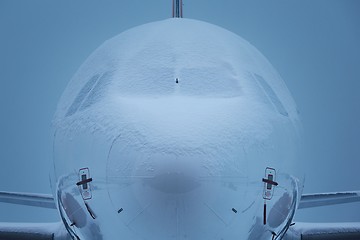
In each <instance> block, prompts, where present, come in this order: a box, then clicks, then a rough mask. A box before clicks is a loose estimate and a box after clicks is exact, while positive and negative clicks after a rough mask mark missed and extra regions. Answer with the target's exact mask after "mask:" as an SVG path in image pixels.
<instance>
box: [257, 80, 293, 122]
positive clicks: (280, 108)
mask: <svg viewBox="0 0 360 240" xmlns="http://www.w3.org/2000/svg"><path fill="white" fill-rule="evenodd" d="M254 76H255V79H256V81H257V82H258V83H259V85H260V86H261V87H262V89H263V90H264V91H265V94H266V95H267V97H268V98H269V99H270V101H271V102H272V103H273V104H274V106H275V108H276V110H277V111H278V112H279V113H280V114H281V115H284V116H289V114H288V112H287V111H286V109H285V108H284V105H283V104H282V103H281V101H280V99H279V98H278V96H277V95H276V93H275V92H274V90H273V89H272V88H271V86H270V85H269V84H268V83H267V82H266V81H265V79H264V78H263V77H262V76H260V75H258V74H256V73H254Z"/></svg>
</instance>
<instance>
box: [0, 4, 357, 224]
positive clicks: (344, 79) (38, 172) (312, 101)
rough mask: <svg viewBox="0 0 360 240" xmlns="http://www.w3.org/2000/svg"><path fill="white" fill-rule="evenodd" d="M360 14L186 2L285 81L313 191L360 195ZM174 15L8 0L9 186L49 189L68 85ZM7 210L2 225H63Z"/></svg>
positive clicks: (149, 9) (4, 158)
mask: <svg viewBox="0 0 360 240" xmlns="http://www.w3.org/2000/svg"><path fill="white" fill-rule="evenodd" d="M359 12H360V1H357V0H303V1H296V0H261V1H260V0H248V1H240V0H221V1H220V0H217V1H215V0H184V16H185V17H188V18H194V19H199V20H204V21H207V22H210V23H213V24H217V25H220V26H222V27H224V28H226V29H229V30H230V31H233V32H235V33H236V34H238V35H240V36H242V37H243V38H245V39H246V40H248V41H249V42H250V43H252V44H253V45H254V46H255V47H257V48H258V49H259V50H260V51H261V52H262V53H263V54H264V55H265V56H266V57H267V58H268V59H269V61H270V62H271V63H272V64H273V65H274V67H275V68H276V69H277V70H278V72H279V73H280V75H281V76H282V77H283V79H284V80H285V82H286V84H287V85H288V88H289V89H290V91H291V92H292V94H293V97H294V98H295V101H296V102H297V104H298V108H299V110H300V112H301V117H302V120H303V125H304V131H305V134H304V139H305V141H304V142H305V144H304V158H303V160H302V162H301V164H302V168H303V169H305V170H306V184H305V191H306V192H322V191H341V190H355V189H360V183H359V180H358V177H357V176H358V172H359V167H360V141H359V139H358V137H359V136H360V126H359V125H360V94H359V92H360V60H359V56H360V46H359V43H360V14H359ZM170 15H171V0H154V1H148V0H142V1H140V0H116V1H115V0H112V1H98V0H97V1H96V0H76V1H74V0H62V1H47V0H31V1H29V0H23V1H20V0H1V1H0V76H1V80H0V81H1V87H0V110H1V117H0V133H1V134H0V143H1V145H0V146H1V148H0V161H1V168H0V190H2V191H23V192H41V193H50V187H49V181H48V164H49V162H50V160H51V145H52V143H51V135H50V134H51V131H50V127H51V120H52V116H53V114H54V112H55V109H56V104H57V101H58V99H59V97H60V95H61V93H62V91H63V90H64V89H65V87H66V84H67V82H68V81H69V80H70V78H71V77H72V75H73V74H74V73H75V71H76V70H77V68H78V67H79V66H80V64H81V63H82V62H83V61H84V60H85V59H86V57H87V56H88V55H89V54H90V53H91V52H92V51H93V50H95V49H96V48H97V47H98V46H99V45H100V44H101V43H103V42H104V41H105V40H107V39H109V38H110V37H112V36H114V35H116V34H119V33H120V32H122V31H124V30H126V29H128V28H131V27H134V26H137V25H140V24H143V23H147V22H151V21H155V20H161V19H165V18H168V17H170ZM179 38H181V36H179ZM0 212H1V214H0V221H15V220H20V221H31V220H35V221H45V220H47V219H52V220H54V219H56V213H55V214H52V213H49V212H48V211H43V210H37V209H36V210H34V209H28V208H26V207H18V206H16V207H12V206H10V205H6V204H0ZM359 212H360V203H358V204H351V205H349V206H338V207H336V208H330V207H324V208H321V209H318V210H316V211H313V210H306V211H303V212H302V213H300V214H299V215H298V218H299V219H300V220H313V221H325V220H327V221H333V222H334V221H335V222H336V221H346V220H347V221H360V215H359V214H358V213H359Z"/></svg>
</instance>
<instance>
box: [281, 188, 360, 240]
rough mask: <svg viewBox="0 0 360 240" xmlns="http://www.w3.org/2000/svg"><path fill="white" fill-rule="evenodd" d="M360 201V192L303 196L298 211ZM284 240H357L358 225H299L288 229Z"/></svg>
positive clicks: (358, 236) (359, 235) (359, 231)
mask: <svg viewBox="0 0 360 240" xmlns="http://www.w3.org/2000/svg"><path fill="white" fill-rule="evenodd" d="M359 201H360V192H359V191H354V192H333V193H317V194H304V195H302V196H301V200H300V203H299V207H298V209H304V208H313V207H321V206H328V205H336V204H344V203H351V202H359ZM284 239H285V240H358V239H360V222H358V223H300V222H297V223H295V224H294V225H292V226H290V227H289V230H288V231H287V233H286V235H285V236H284Z"/></svg>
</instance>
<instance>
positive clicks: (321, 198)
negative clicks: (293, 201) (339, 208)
mask: <svg viewBox="0 0 360 240" xmlns="http://www.w3.org/2000/svg"><path fill="white" fill-rule="evenodd" d="M351 202H360V192H359V191H356V192H331V193H316V194H303V195H302V196H301V200H300V204H299V207H298V209H302V208H311V207H321V206H328V205H336V204H343V203H351Z"/></svg>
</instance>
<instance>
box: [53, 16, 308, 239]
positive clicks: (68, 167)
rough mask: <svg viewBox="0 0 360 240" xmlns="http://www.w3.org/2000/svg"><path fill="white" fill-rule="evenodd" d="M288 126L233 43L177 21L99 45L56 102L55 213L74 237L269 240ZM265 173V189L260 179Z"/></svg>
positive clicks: (279, 213)
mask: <svg viewBox="0 0 360 240" xmlns="http://www.w3.org/2000/svg"><path fill="white" fill-rule="evenodd" d="M300 128H301V127H300V122H299V118H298V113H297V110H296V106H295V103H294V101H293V99H292V97H291V95H290V93H289V91H288V90H287V88H286V86H285V84H284V82H283V81H282V79H281V78H280V76H279V75H278V74H277V73H276V71H275V70H274V69H273V68H272V66H271V65H270V64H269V63H268V61H267V60H266V59H265V58H264V57H263V56H262V55H261V54H260V53H259V52H258V51H257V50H256V49H255V48H254V47H253V46H251V45H250V44H249V43H247V42H246V41H245V40H243V39H242V38H240V37H239V36H237V35H235V34H233V33H231V32H229V31H227V30H224V29H222V28H220V27H217V26H214V25H211V24H208V23H204V22H201V21H196V20H188V19H168V20H164V21H160V22H155V23H150V24H146V25H143V26H140V27H136V28H134V29H131V30H128V31H126V32H124V33H122V34H120V35H118V36H116V37H114V38H112V39H110V40H108V41H107V42H105V43H104V44H103V45H102V46H101V47H99V49H97V50H96V51H95V52H94V53H93V54H92V55H91V56H90V57H89V58H88V59H87V60H86V62H85V63H84V64H83V65H82V66H81V68H80V69H79V70H78V72H77V73H76V74H75V76H74V78H73V79H72V81H71V82H70V83H69V85H68V87H67V89H66V90H65V92H64V94H63V96H62V99H61V101H60V103H59V106H58V111H57V113H56V116H55V119H54V172H53V178H52V183H53V189H54V194H55V196H56V199H57V203H58V205H59V212H60V214H61V216H62V219H63V221H64V224H65V225H66V226H67V229H68V231H69V232H70V234H72V235H73V236H77V237H79V238H80V239H125V240H126V239H128V240H138V239H156V240H159V239H160V240H161V239H164V240H167V239H177V240H180V239H195V240H198V239H203V240H207V239H218V240H220V239H224V240H225V239H229V240H232V239H254V240H255V239H271V238H272V237H273V235H274V234H276V237H279V238H280V237H281V236H282V234H283V233H284V232H285V231H286V229H287V227H288V224H289V223H290V222H291V220H292V217H293V214H294V211H295V209H296V207H297V200H298V198H299V193H298V192H299V188H298V183H297V180H296V178H294V177H293V176H292V175H293V173H294V169H293V163H294V162H295V161H296V158H297V148H298V144H299V141H300ZM269 167H270V168H273V169H275V170H274V171H275V172H276V174H274V175H275V176H274V177H275V179H273V180H274V182H276V183H277V184H278V185H277V186H275V185H272V184H270V185H271V186H270V185H268V184H269V183H264V182H263V181H262V179H263V178H265V179H267V178H268V175H266V174H265V171H266V168H269ZM267 187H270V188H271V191H270V190H269V189H268V190H269V191H270V192H268V193H266V188H267ZM264 194H265V195H266V194H270V195H271V196H268V197H269V198H271V199H269V200H265V199H264V196H265V195H264ZM264 203H266V206H267V208H266V210H265V215H264ZM264 219H265V220H264Z"/></svg>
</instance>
